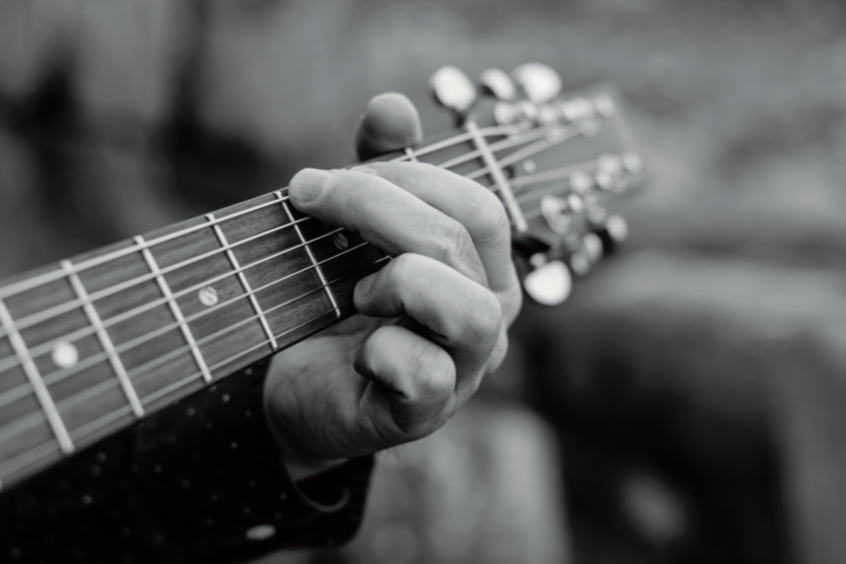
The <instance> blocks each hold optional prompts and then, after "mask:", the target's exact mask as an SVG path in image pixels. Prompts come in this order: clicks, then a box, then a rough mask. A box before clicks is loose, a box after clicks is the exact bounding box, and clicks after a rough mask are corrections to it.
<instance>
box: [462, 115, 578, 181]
mask: <svg viewBox="0 0 846 564" xmlns="http://www.w3.org/2000/svg"><path fill="white" fill-rule="evenodd" d="M559 131H561V133H559V134H558V135H559V136H560V137H558V138H554V139H543V138H540V139H539V140H537V141H535V142H534V143H531V144H529V145H527V146H525V147H523V148H522V149H520V150H519V151H514V152H513V153H511V154H510V155H506V156H505V157H503V158H502V159H501V160H500V161H499V166H500V167H503V166H510V165H512V164H515V163H517V162H519V161H521V160H523V159H527V158H529V157H532V156H534V155H537V154H538V153H542V152H543V151H546V150H547V149H551V148H552V147H555V146H556V145H559V144H560V143H563V142H564V141H569V140H570V139H573V138H574V137H576V136H578V135H580V134H581V132H580V131H579V130H576V129H570V130H567V129H566V128H561V129H560V130H559ZM518 144H519V143H518ZM491 149H493V145H491ZM488 172H489V171H488V170H487V167H485V168H481V169H478V170H474V171H473V172H471V173H469V174H467V175H465V176H466V177H467V178H469V179H470V180H476V179H478V178H479V177H481V176H484V175H485V174H488ZM519 178H524V177H519ZM514 180H516V179H512V181H511V184H510V186H511V188H514Z"/></svg>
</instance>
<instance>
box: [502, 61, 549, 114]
mask: <svg viewBox="0 0 846 564" xmlns="http://www.w3.org/2000/svg"><path fill="white" fill-rule="evenodd" d="M511 74H512V75H513V76H514V80H516V81H517V84H519V85H520V87H521V88H522V89H523V91H524V92H525V93H526V96H527V97H528V98H529V100H531V101H532V102H534V103H536V104H538V103H543V102H549V101H550V100H552V99H553V98H555V97H556V96H557V95H558V93H559V92H561V78H559V76H558V73H556V72H555V71H554V70H552V69H551V68H550V67H548V66H546V65H543V64H541V63H526V64H523V65H520V66H519V67H517V68H516V69H514V71H513V72H512V73H511Z"/></svg>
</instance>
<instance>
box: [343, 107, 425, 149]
mask: <svg viewBox="0 0 846 564" xmlns="http://www.w3.org/2000/svg"><path fill="white" fill-rule="evenodd" d="M422 135H423V134H422V129H421V126H420V117H419V116H418V115H417V109H416V108H415V107H414V104H412V103H411V102H410V101H409V99H408V98H406V97H405V96H404V95H402V94H397V93H396V92H387V93H385V94H379V95H378V96H376V97H375V98H373V99H371V100H370V103H368V104H367V109H366V110H365V111H364V116H362V118H361V121H360V122H359V124H358V131H356V136H355V145H356V152H357V153H358V157H359V158H360V159H361V160H366V159H370V158H373V157H376V156H379V155H381V154H384V153H389V152H391V151H398V150H400V149H404V148H406V147H411V146H413V145H416V144H417V143H419V142H420V139H421V137H422Z"/></svg>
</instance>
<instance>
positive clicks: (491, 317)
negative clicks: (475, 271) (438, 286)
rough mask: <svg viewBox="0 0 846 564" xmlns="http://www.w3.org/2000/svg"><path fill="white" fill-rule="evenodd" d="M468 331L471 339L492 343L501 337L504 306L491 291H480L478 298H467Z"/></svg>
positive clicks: (487, 343) (486, 343)
mask: <svg viewBox="0 0 846 564" xmlns="http://www.w3.org/2000/svg"><path fill="white" fill-rule="evenodd" d="M467 303H468V305H469V306H470V307H469V311H468V315H467V332H468V337H469V340H471V341H474V342H480V343H484V344H485V345H492V344H494V343H495V342H496V341H495V340H496V339H498V338H499V332H500V328H501V327H502V306H500V303H499V300H498V299H497V297H496V296H495V295H494V294H493V293H492V292H490V291H488V290H485V291H483V292H480V293H479V294H478V295H477V297H476V299H474V300H467Z"/></svg>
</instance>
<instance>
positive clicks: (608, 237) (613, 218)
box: [596, 214, 629, 252]
mask: <svg viewBox="0 0 846 564" xmlns="http://www.w3.org/2000/svg"><path fill="white" fill-rule="evenodd" d="M596 234H597V235H598V236H599V238H600V239H601V240H602V247H603V249H604V250H605V252H613V251H614V249H616V248H617V247H618V246H620V244H621V243H622V242H623V241H625V240H626V239H627V238H628V236H629V224H628V222H627V221H626V220H625V218H623V216H621V215H616V214H614V215H609V216H607V217H605V218H604V220H603V221H602V224H601V225H600V226H599V228H598V229H597V230H596Z"/></svg>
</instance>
